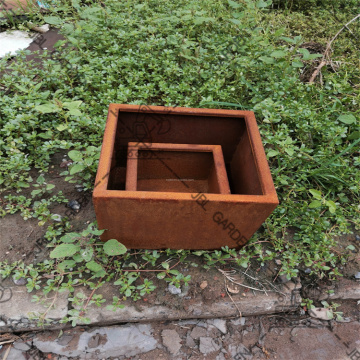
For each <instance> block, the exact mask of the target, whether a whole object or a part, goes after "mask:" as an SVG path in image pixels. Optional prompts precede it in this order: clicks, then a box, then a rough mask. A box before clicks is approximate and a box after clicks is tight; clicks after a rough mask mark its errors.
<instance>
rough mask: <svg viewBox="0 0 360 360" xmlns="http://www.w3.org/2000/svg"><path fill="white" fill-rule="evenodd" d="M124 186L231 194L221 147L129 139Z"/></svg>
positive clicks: (141, 189)
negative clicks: (137, 141) (136, 141)
mask: <svg viewBox="0 0 360 360" xmlns="http://www.w3.org/2000/svg"><path fill="white" fill-rule="evenodd" d="M125 189H126V191H161V192H186V193H195V194H197V193H213V194H230V187H229V182H228V178H227V175H226V169H225V162H224V157H223V153H222V150H221V146H220V145H191V144H160V143H141V144H139V143H134V142H130V143H129V146H128V159H127V168H126V186H125Z"/></svg>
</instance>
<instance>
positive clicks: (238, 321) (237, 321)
mask: <svg viewBox="0 0 360 360" xmlns="http://www.w3.org/2000/svg"><path fill="white" fill-rule="evenodd" d="M245 321H246V318H244V317H243V316H242V317H241V318H238V319H234V320H231V321H230V322H231V324H233V325H235V326H239V325H241V326H244V325H245Z"/></svg>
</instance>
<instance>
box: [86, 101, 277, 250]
mask: <svg viewBox="0 0 360 360" xmlns="http://www.w3.org/2000/svg"><path fill="white" fill-rule="evenodd" d="M129 143H130V147H129ZM150 144H151V148H153V147H154V148H153V150H154V152H153V153H152V154H150V153H149V154H147V156H148V157H149V159H148V160H145V158H146V156H145V153H144V156H143V157H141V156H140V157H139V153H138V154H137V155H136V158H135V159H134V160H130V159H129V157H130V156H129V155H130V153H129V150H130V149H131V148H132V149H134V148H137V151H138V152H139V151H145V152H146V151H147V150H146V146H149V145H150ZM155 144H156V145H155ZM169 144H171V146H172V147H173V148H172V149H171V150H170V151H168V150H169ZM183 144H186V146H188V150H186V149H184V148H181V147H183V146H184V145H183ZM199 145H203V146H205V147H206V146H213V145H216V146H217V147H220V148H221V149H222V152H223V159H224V162H225V166H226V173H227V178H228V180H229V184H230V191H231V193H230V192H228V193H226V191H225V193H224V192H223V191H221V190H220V189H218V190H217V191H214V192H215V193H210V192H209V191H208V192H205V191H199V192H197V191H194V192H193V191H192V190H196V188H194V189H191V188H190V191H188V189H186V186H185V185H183V184H182V182H180V181H178V182H176V181H173V183H175V182H176V183H177V184H176V185H174V184H168V187H169V188H167V189H166V188H165V186H164V181H158V180H156V172H157V171H159V175H161V176H160V177H162V179H163V180H164V174H161V171H160V170H161V168H163V167H164V166H163V165H164V163H165V164H167V161H169V164H172V166H169V165H168V166H169V167H170V169H171V170H172V172H174V173H175V174H176V175H174V174H173V176H174V178H177V177H178V178H181V177H183V176H184V174H185V175H186V172H184V173H183V172H182V171H183V170H184V171H185V170H186V169H188V170H189V171H190V172H189V178H191V179H194V177H195V174H201V167H202V166H203V167H204V168H205V169H208V170H209V167H210V165H209V164H210V163H211V161H215V162H216V164H218V162H217V160H216V159H215V157H213V158H212V160H211V157H210V158H209V156H207V157H206V156H205V157H203V158H202V159H201V158H200V155H201V152H199V151H196V150H194V149H196V147H197V146H199ZM156 146H158V147H163V148H162V149H159V148H158V149H156V148H155V147H156ZM166 147H167V149H168V150H166V149H165V148H166ZM191 147H192V150H191ZM175 148H177V150H176V151H177V152H179V153H180V154H183V156H184V155H186V153H187V154H189V153H191V154H192V156H191V159H190V155H187V156H189V159H188V160H186V161H190V163H189V164H191V166H188V167H186V164H185V163H186V161H185V159H184V164H185V165H184V164H183V163H182V162H181V161H180V160H179V161H174V160H172V161H170V160H167V159H166V157H167V156H169V157H171V156H174V149H175ZM215 148H216V147H215ZM198 149H199V148H198ZM213 149H214V148H213ZM159 150H161V151H159ZM164 150H166V151H164ZM189 150H190V151H189ZM215 152H216V151H214V150H212V154H215ZM154 154H156V156H159V157H160V155H164V156H163V157H164V158H163V159H161V160H158V161H159V163H161V165H162V166H160V165H158V168H157V169H156V166H155V165H154V164H155V161H156V157H154ZM203 154H206V152H205V153H203ZM207 154H209V152H207ZM150 156H151V157H150ZM209 160H210V162H209ZM147 161H148V162H149V163H146V162H147ZM136 163H137V165H138V166H137V167H136V170H137V171H136V172H137V174H135V173H134V169H131V165H130V172H129V171H127V170H129V164H136ZM195 163H198V164H199V165H198V167H199V168H197V167H196V166H194V164H195ZM204 164H205V166H204ZM222 166H223V165H222ZM154 167H155V171H153V172H151V169H154ZM127 168H128V169H127ZM176 168H177V170H176ZM220 168H221V165H220ZM139 169H140V172H144V173H141V174H140V182H139ZM169 171H170V170H169ZM176 171H178V172H180V174H178V173H177V172H176ZM146 173H147V174H150V173H151V174H152V175H151V176H150V179H149V177H148V179H147V180H154V179H155V181H153V182H152V183H151V181H150V182H149V183H148V184H147V185H146V186H148V185H150V189H151V191H149V188H148V187H146V186H145V189H147V191H144V190H142V186H144V183H146V181H145V182H143V183H142V185H141V184H140V183H141V180H142V179H141V177H143V175H144V174H146ZM225 175H226V174H225ZM221 176H222V175H221V174H220V175H219V173H218V174H217V180H216V179H215V180H214V179H212V178H211V176H209V177H208V178H207V186H208V190H209V187H210V188H211V186H210V184H211V182H214V181H215V183H216V182H218V184H220V183H222V180H219V179H220V178H221ZM151 177H152V179H151ZM213 177H214V176H213ZM145 178H146V176H145ZM145 180H146V179H145ZM160 183H161V184H160ZM139 184H140V189H139ZM185 184H186V182H185ZM180 185H183V186H184V188H185V189H183V190H182V191H181V188H179V186H180ZM205 189H206V187H205ZM212 189H214V187H212ZM161 190H162V191H161ZM173 190H177V191H173ZM93 202H94V206H95V212H96V217H97V220H98V225H99V228H100V229H107V230H106V231H105V232H104V234H103V235H102V240H104V241H105V240H108V239H112V238H115V239H118V240H119V241H121V242H122V243H123V244H124V245H126V246H127V247H128V248H148V249H159V248H173V249H219V248H221V247H222V246H229V247H230V248H238V247H240V246H242V245H244V244H245V243H246V242H247V241H248V240H249V239H250V237H251V236H252V235H253V234H254V232H255V231H256V230H257V229H258V228H259V227H260V226H261V224H262V223H263V222H264V221H265V219H266V218H267V217H268V216H269V215H270V214H271V212H272V211H273V210H274V209H275V207H276V206H277V205H278V198H277V195H276V192H275V188H274V184H273V181H272V177H271V174H270V170H269V166H268V162H267V159H266V156H265V152H264V149H263V145H262V143H261V138H260V134H259V130H258V127H257V124H256V120H255V116H254V113H253V112H251V111H237V110H219V109H193V108H169V107H162V106H143V105H142V106H139V105H120V104H111V105H110V107H109V113H108V118H107V123H106V128H105V134H104V141H103V146H102V150H101V156H100V161H99V167H98V172H97V176H96V181H95V188H94V193H93Z"/></svg>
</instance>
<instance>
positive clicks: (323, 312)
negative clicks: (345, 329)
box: [308, 308, 333, 321]
mask: <svg viewBox="0 0 360 360" xmlns="http://www.w3.org/2000/svg"><path fill="white" fill-rule="evenodd" d="M308 312H309V315H310V316H311V317H313V318H316V319H321V320H327V321H329V320H331V319H332V317H333V316H332V315H333V312H332V311H331V310H329V309H326V308H314V309H310V310H309V311H308Z"/></svg>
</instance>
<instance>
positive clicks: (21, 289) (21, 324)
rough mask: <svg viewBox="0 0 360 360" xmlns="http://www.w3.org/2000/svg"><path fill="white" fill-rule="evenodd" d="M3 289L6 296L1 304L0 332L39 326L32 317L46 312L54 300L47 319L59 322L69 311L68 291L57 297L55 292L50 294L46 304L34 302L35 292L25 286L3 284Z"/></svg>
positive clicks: (30, 328) (32, 328) (31, 328)
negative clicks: (30, 291) (29, 290)
mask: <svg viewBox="0 0 360 360" xmlns="http://www.w3.org/2000/svg"><path fill="white" fill-rule="evenodd" d="M1 291H2V293H3V294H5V295H6V297H5V298H2V300H1V304H0V305H1V306H0V319H1V323H0V333H1V332H7V331H21V330H34V329H36V328H38V326H37V325H36V321H34V320H31V319H32V318H33V316H34V315H37V316H40V315H41V314H43V313H45V312H46V311H47V309H48V307H49V305H50V304H51V303H52V302H54V303H53V307H52V308H51V309H50V310H49V311H48V312H47V313H46V316H45V319H49V320H52V321H55V322H58V321H59V320H61V319H62V318H63V317H64V316H66V314H67V312H68V299H67V298H68V295H69V293H68V292H67V291H66V292H63V293H59V294H57V296H56V298H55V299H54V298H53V296H54V294H52V295H50V296H49V299H48V300H47V301H46V302H45V304H44V305H42V304H40V303H35V302H32V301H31V300H32V297H33V295H34V293H29V292H28V291H27V289H26V287H25V286H13V287H8V286H6V285H5V286H4V285H1ZM38 295H39V296H40V295H41V294H40V293H38ZM46 305H47V306H46Z"/></svg>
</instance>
